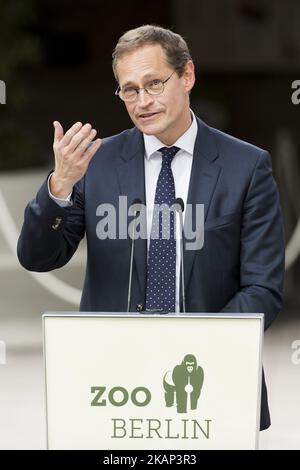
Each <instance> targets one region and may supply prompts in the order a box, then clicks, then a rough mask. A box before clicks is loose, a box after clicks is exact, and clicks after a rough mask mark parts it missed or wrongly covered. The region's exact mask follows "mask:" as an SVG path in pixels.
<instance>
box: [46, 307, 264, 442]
mask: <svg viewBox="0 0 300 470" xmlns="http://www.w3.org/2000/svg"><path fill="white" fill-rule="evenodd" d="M263 330H264V328H263V315H262V314H239V315H236V314H232V315H228V314H226V315H225V314H205V313H204V314H180V315H179V314H178V315H175V314H172V315H171V314H169V315H143V314H139V313H130V314H128V313H127V314H126V313H124V314H123V313H115V314H113V313H97V314H91V313H86V314H85V313H80V314H75V313H46V314H44V315H43V332H44V359H45V379H46V412H47V445H48V448H49V449H105V450H114V449H119V450H120V449H134V450H136V449H144V450H145V449H151V450H154V449H155V450H158V449H165V450H166V449H171V450H174V449H178V450H201V449H256V448H257V446H258V430H259V422H260V393H261V373H262V363H261V355H262V341H263Z"/></svg>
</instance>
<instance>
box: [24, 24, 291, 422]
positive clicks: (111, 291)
mask: <svg viewBox="0 0 300 470" xmlns="http://www.w3.org/2000/svg"><path fill="white" fill-rule="evenodd" d="M113 69H114V73H115V76H116V79H117V81H118V83H119V88H118V90H117V92H116V93H117V94H119V96H120V98H121V99H122V100H123V101H124V102H125V105H126V108H127V111H128V113H129V116H130V117H131V119H132V121H133V123H134V124H135V127H134V128H133V129H130V130H126V131H124V132H122V133H121V134H119V135H116V136H113V137H109V138H106V139H103V140H100V139H97V140H93V139H94V138H95V135H96V131H95V130H93V129H92V126H91V125H90V124H86V125H82V123H76V124H74V125H73V126H72V127H71V129H69V130H68V131H67V132H66V133H65V134H64V131H63V129H62V126H61V125H60V123H59V122H57V121H56V122H54V127H55V139H54V153H55V168H54V172H53V173H52V174H50V175H49V177H48V178H47V180H46V181H45V182H44V184H43V185H42V187H41V188H40V190H39V192H38V194H37V196H36V198H35V199H34V200H33V201H32V202H30V203H29V205H28V206H27V208H26V211H25V221H24V225H23V228H22V232H21V235H20V239H19V243H18V256H19V260H20V262H21V264H22V265H23V266H24V267H25V268H26V269H29V270H34V271H50V270H52V269H56V268H59V267H61V266H63V265H65V264H66V263H67V262H68V261H69V260H70V258H71V257H72V255H73V254H74V252H75V250H76V248H77V246H78V244H79V242H80V240H81V239H82V237H83V236H84V234H86V237H87V248H88V260H87V269H86V278H85V283H84V288H83V293H82V300H81V306H80V309H81V310H82V311H124V310H126V303H127V289H128V274H129V264H130V247H131V240H130V238H129V237H123V238H122V237H118V236H117V237H109V236H107V237H106V238H105V237H103V236H99V225H98V224H99V221H101V220H103V215H104V214H103V212H102V211H101V204H111V205H112V207H114V208H116V209H117V211H118V209H119V205H120V196H127V205H128V206H130V205H131V203H132V202H133V201H134V200H135V199H136V198H138V199H139V200H140V201H141V202H142V203H143V204H146V206H147V214H146V215H145V218H146V219H147V236H146V237H140V238H139V239H137V240H136V244H135V251H134V265H133V282H132V297H131V310H143V309H144V308H146V309H148V310H156V309H158V310H160V309H162V310H168V311H182V296H181V295H180V275H179V273H180V269H179V266H180V248H179V242H178V241H176V235H175V225H174V219H172V218H170V226H169V228H170V236H169V238H168V239H167V240H163V241H162V240H161V225H159V224H161V222H158V232H159V235H158V240H156V241H153V239H152V233H153V232H152V229H153V225H154V217H153V223H152V212H151V211H152V207H153V203H155V204H167V205H170V204H171V203H172V202H174V200H175V197H181V198H182V199H183V201H184V203H185V204H192V206H193V207H195V206H196V205H197V204H203V205H204V218H205V226H204V229H205V237H204V246H203V248H202V249H199V248H198V249H194V250H193V249H190V250H185V251H184V265H185V292H186V309H187V311H189V312H230V313H231V312H244V313H246V312H252V313H255V312H258V313H264V314H265V328H268V327H269V325H270V324H271V323H272V321H273V320H274V319H275V317H276V315H277V314H278V312H279V310H280V308H281V303H282V284H283V272H284V240H283V229H282V220H281V215H280V208H279V200H278V193H277V188H276V184H275V182H274V179H273V176H272V169H271V159H270V156H269V154H268V152H266V151H264V150H262V149H259V148H257V147H255V146H253V145H250V144H248V143H246V142H243V141H240V140H238V139H235V138H233V137H231V136H229V135H226V134H224V133H222V132H220V131H218V130H216V129H213V128H210V127H208V126H207V125H206V124H205V123H204V122H203V121H201V120H200V119H198V118H197V117H196V116H195V115H194V113H193V112H192V110H191V109H190V101H189V94H190V91H191V90H192V87H193V85H194V82H195V74H194V65H193V62H192V60H191V57H190V53H189V50H188V47H187V45H186V43H185V41H184V40H183V39H182V38H181V37H180V36H179V35H177V34H175V33H173V32H171V31H168V30H165V29H163V28H159V27H154V26H143V27H141V28H137V29H135V30H132V31H129V32H127V33H125V35H123V36H122V37H121V38H120V40H119V42H118V44H117V46H116V49H115V51H114V55H113ZM154 214H155V211H154ZM159 220H160V219H159ZM185 223H186V221H185ZM116 224H117V226H116V231H117V232H118V229H119V220H118V218H117V222H116ZM151 227H152V228H151ZM150 229H151V230H150ZM198 229H199V227H197V230H198ZM174 240H175V241H174ZM150 241H151V242H150ZM164 243H165V244H164ZM147 253H148V256H147ZM162 286H164V289H162ZM269 425H270V417H269V410H268V404H267V393H266V387H265V382H264V380H263V386H262V412H261V429H265V428H267V427H268V426H269Z"/></svg>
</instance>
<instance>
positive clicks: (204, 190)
mask: <svg viewBox="0 0 300 470" xmlns="http://www.w3.org/2000/svg"><path fill="white" fill-rule="evenodd" d="M197 123H198V134H197V138H196V142H195V147H194V155H193V164H192V170H191V177H190V184H189V191H188V199H187V203H188V204H191V205H192V206H191V207H192V211H191V212H192V222H193V224H192V226H193V230H195V228H196V227H195V222H196V221H195V208H196V204H204V220H205V219H206V217H207V213H208V209H209V205H210V202H211V199H212V196H213V193H214V190H215V187H216V184H217V181H218V177H219V174H220V171H221V168H220V166H219V165H217V164H216V163H215V162H214V160H215V159H216V158H217V157H218V151H217V147H216V143H215V140H214V138H213V136H212V134H211V131H210V129H209V127H208V126H207V125H206V124H204V122H203V121H201V120H200V119H198V118H197ZM187 223H189V224H190V223H191V221H188V220H187V213H186V217H185V223H184V224H185V226H186V224H187ZM185 241H188V240H185ZM195 254H196V251H195V250H185V251H184V266H185V289H187V286H188V283H189V279H190V275H191V271H192V266H193V262H194V258H195Z"/></svg>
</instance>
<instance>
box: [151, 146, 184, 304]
mask: <svg viewBox="0 0 300 470" xmlns="http://www.w3.org/2000/svg"><path fill="white" fill-rule="evenodd" d="M178 150H179V148H178V147H162V148H161V149H159V152H161V153H162V164H161V170H160V173H159V176H158V180H157V186H156V192H155V200H154V204H155V205H154V211H153V219H152V227H151V238H150V249H149V256H148V267H147V287H146V310H152V311H156V310H158V311H164V312H175V284H176V238H175V214H174V211H170V210H168V209H169V207H170V206H171V205H172V204H174V203H175V184H174V177H173V173H172V169H171V163H172V160H173V158H174V156H175V154H176V153H177V152H178ZM162 205H163V206H162Z"/></svg>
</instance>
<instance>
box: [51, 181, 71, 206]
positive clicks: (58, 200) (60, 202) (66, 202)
mask: <svg viewBox="0 0 300 470" xmlns="http://www.w3.org/2000/svg"><path fill="white" fill-rule="evenodd" d="M52 175H53V173H51V175H49V178H48V192H49V196H50V197H51V199H53V201H54V202H56V204H58V205H59V206H60V207H70V206H72V205H73V202H72V200H71V196H72V193H70V194H69V195H68V197H67V199H61V198H60V197H55V196H53V194H52V193H51V191H50V178H51V176H52Z"/></svg>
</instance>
